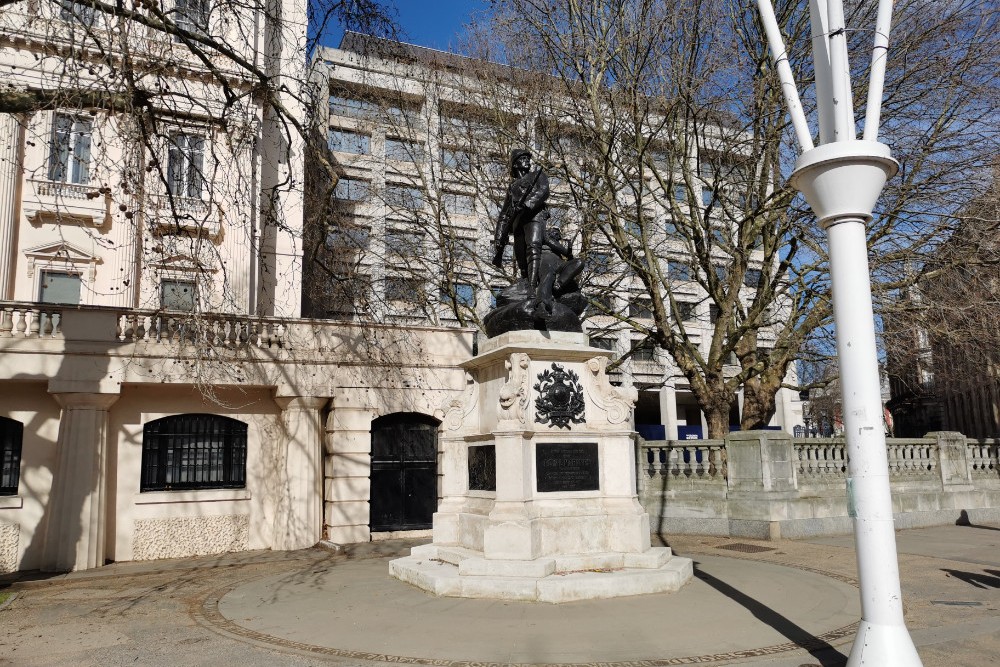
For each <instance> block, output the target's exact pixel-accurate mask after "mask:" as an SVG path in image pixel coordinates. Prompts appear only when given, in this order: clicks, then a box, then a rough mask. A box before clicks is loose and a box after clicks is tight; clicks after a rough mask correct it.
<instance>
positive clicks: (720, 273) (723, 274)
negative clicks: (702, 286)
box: [712, 264, 729, 283]
mask: <svg viewBox="0 0 1000 667" xmlns="http://www.w3.org/2000/svg"><path fill="white" fill-rule="evenodd" d="M712 268H713V269H714V270H715V277H716V278H717V279H718V280H719V282H720V283H724V282H726V281H727V280H728V279H729V267H727V266H726V265H724V264H715V265H713V267H712Z"/></svg>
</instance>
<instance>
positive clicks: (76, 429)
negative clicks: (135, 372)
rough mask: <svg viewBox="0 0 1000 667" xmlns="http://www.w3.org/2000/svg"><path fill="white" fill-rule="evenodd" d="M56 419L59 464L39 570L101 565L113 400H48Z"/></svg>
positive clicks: (64, 396) (87, 396) (88, 396)
mask: <svg viewBox="0 0 1000 667" xmlns="http://www.w3.org/2000/svg"><path fill="white" fill-rule="evenodd" d="M53 397H54V398H55V399H56V401H58V402H59V405H61V406H62V414H61V415H60V418H59V441H58V445H57V447H58V454H57V457H58V459H57V460H58V462H57V464H56V470H55V475H54V476H53V480H52V493H51V494H50V496H49V504H48V507H47V509H46V515H47V516H46V519H47V524H46V531H45V550H44V553H43V557H42V569H43V570H46V571H50V572H65V571H67V570H85V569H89V568H93V567H100V566H102V565H104V546H105V545H104V531H105V526H106V520H107V512H106V505H107V484H108V479H107V477H108V474H107V473H108V461H107V457H108V436H109V434H108V409H109V408H110V407H111V406H112V405H113V404H114V402H115V401H117V400H118V394H92V393H57V394H53Z"/></svg>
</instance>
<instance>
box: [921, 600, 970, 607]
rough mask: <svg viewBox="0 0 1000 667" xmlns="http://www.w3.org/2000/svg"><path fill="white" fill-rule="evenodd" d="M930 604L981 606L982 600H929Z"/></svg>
mask: <svg viewBox="0 0 1000 667" xmlns="http://www.w3.org/2000/svg"><path fill="white" fill-rule="evenodd" d="M931 604H943V605H948V606H949V607H982V606H983V603H982V602H970V601H966V600H931Z"/></svg>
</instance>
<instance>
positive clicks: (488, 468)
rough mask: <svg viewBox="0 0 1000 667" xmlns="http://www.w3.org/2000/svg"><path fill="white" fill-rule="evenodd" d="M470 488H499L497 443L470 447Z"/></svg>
mask: <svg viewBox="0 0 1000 667" xmlns="http://www.w3.org/2000/svg"><path fill="white" fill-rule="evenodd" d="M469 490H470V491H496V490H497V448H496V445H476V446H473V447H469Z"/></svg>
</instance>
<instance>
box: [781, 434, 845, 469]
mask: <svg viewBox="0 0 1000 667" xmlns="http://www.w3.org/2000/svg"><path fill="white" fill-rule="evenodd" d="M792 448H793V450H794V452H795V457H796V459H797V460H798V474H799V475H800V476H802V477H805V478H819V479H823V478H832V477H837V478H839V477H844V476H846V475H847V448H846V445H845V444H844V441H843V440H833V439H830V438H811V439H807V440H796V441H794V443H793V445H792Z"/></svg>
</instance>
